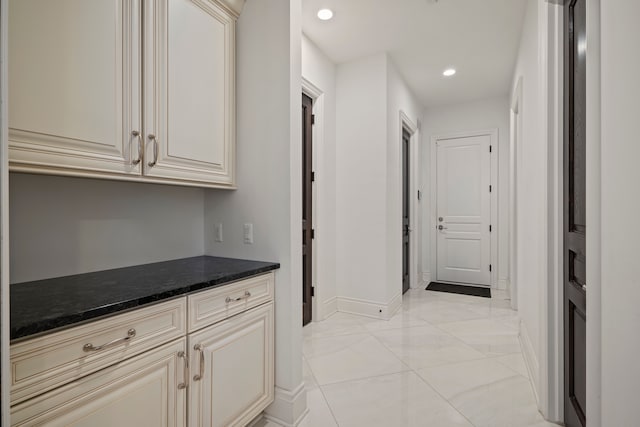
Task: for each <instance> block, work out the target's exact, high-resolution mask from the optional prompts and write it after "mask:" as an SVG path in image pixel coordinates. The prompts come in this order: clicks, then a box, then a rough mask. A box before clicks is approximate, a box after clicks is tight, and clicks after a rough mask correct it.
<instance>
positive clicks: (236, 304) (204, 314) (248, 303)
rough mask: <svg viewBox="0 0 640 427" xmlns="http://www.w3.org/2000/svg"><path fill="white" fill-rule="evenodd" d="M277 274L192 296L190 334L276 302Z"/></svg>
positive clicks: (264, 275) (252, 278) (190, 299)
mask: <svg viewBox="0 0 640 427" xmlns="http://www.w3.org/2000/svg"><path fill="white" fill-rule="evenodd" d="M273 282H274V274H273V273H269V274H263V275H260V276H257V277H251V278H249V279H245V280H242V281H240V282H237V283H233V284H231V285H226V286H222V287H220V288H216V289H212V290H210V291H204V292H199V293H197V294H194V295H189V297H188V298H189V332H192V331H195V330H198V329H200V328H203V327H205V326H208V325H211V324H213V323H215V322H218V321H220V320H224V319H226V318H228V317H230V316H233V315H234V314H238V313H241V312H243V311H246V310H248V309H250V308H252V307H256V306H258V305H260V304H263V303H265V302H269V301H272V300H273Z"/></svg>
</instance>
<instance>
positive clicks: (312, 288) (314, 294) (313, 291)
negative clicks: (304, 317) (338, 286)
mask: <svg viewBox="0 0 640 427" xmlns="http://www.w3.org/2000/svg"><path fill="white" fill-rule="evenodd" d="M311 296H312V297H315V296H316V288H315V286H312V287H311Z"/></svg>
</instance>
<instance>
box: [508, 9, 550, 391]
mask: <svg viewBox="0 0 640 427" xmlns="http://www.w3.org/2000/svg"><path fill="white" fill-rule="evenodd" d="M538 58H539V46H538V2H537V1H534V0H529V1H528V2H527V10H526V15H525V20H524V27H523V33H522V39H521V41H520V49H519V54H518V59H517V62H516V67H515V72H514V80H513V90H514V91H515V89H516V85H517V82H518V80H519V79H520V78H522V105H521V108H520V111H519V114H520V119H521V124H522V129H521V130H520V133H521V136H522V138H521V140H520V141H519V146H518V147H517V150H516V155H517V159H516V163H517V165H516V167H517V171H518V180H517V182H516V191H517V194H518V206H517V212H518V217H517V219H516V233H517V236H518V241H517V248H516V254H517V265H516V277H513V278H511V280H512V282H513V283H514V286H517V287H518V311H519V315H520V317H521V319H522V328H521V329H522V331H521V332H522V334H523V337H522V340H523V342H524V343H525V356H526V357H527V358H528V362H529V365H530V368H531V369H532V371H533V378H532V380H533V382H534V387H535V388H536V389H537V390H539V388H540V378H539V361H540V358H541V357H542V354H541V340H540V334H541V330H540V324H541V320H542V319H541V316H542V311H543V310H542V303H543V302H542V296H543V286H545V284H546V280H547V279H546V237H545V236H546V232H547V229H546V222H545V218H546V211H545V209H546V197H547V192H546V185H547V174H546V173H547V158H546V146H545V141H546V140H545V138H544V135H543V134H542V130H541V125H540V114H539V109H540V102H541V100H540V97H541V94H540V83H541V82H540V77H539V68H538Z"/></svg>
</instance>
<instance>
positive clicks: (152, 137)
mask: <svg viewBox="0 0 640 427" xmlns="http://www.w3.org/2000/svg"><path fill="white" fill-rule="evenodd" d="M149 139H150V140H152V141H153V161H152V162H149V163H148V165H149V166H150V167H154V166H155V165H156V163H158V138H157V137H156V136H155V135H154V134H152V133H150V134H149Z"/></svg>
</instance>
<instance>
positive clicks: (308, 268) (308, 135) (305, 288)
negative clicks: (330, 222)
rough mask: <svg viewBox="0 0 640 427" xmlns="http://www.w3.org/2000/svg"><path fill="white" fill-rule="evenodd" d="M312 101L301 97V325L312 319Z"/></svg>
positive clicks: (305, 96) (304, 96)
mask: <svg viewBox="0 0 640 427" xmlns="http://www.w3.org/2000/svg"><path fill="white" fill-rule="evenodd" d="M312 126H313V100H312V99H311V98H309V97H308V96H307V95H305V94H303V95H302V324H303V325H306V324H307V323H309V322H311V318H312V313H313V312H312V308H311V306H312V298H313V283H312V280H313V279H312V278H313V274H312V266H313V261H312V260H313V257H312V250H313V245H312V243H311V240H312V239H313V220H312V211H313V205H312V202H313V192H312V188H313V166H312V165H313V162H312V160H313V157H312V154H313V150H312V147H313V141H312V133H313V132H312V131H311V128H312Z"/></svg>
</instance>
